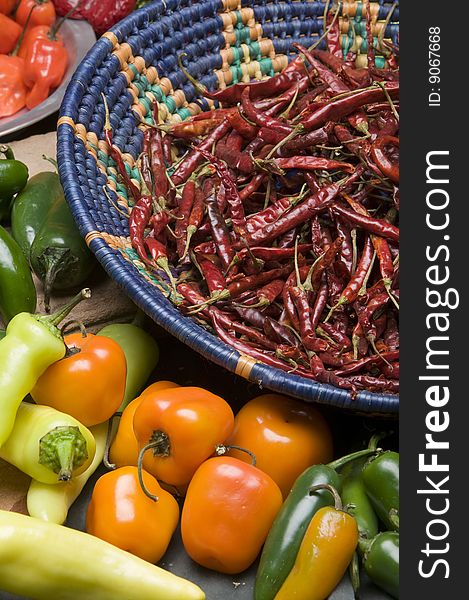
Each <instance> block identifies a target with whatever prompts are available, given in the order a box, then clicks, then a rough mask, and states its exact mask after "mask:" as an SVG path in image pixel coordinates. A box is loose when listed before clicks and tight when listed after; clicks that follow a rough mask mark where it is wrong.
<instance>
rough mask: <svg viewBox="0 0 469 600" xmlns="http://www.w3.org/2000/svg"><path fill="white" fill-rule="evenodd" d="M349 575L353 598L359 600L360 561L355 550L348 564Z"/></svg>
mask: <svg viewBox="0 0 469 600" xmlns="http://www.w3.org/2000/svg"><path fill="white" fill-rule="evenodd" d="M349 575H350V582H351V583H352V589H353V595H354V598H355V600H360V562H359V559H358V553H357V552H356V551H355V552H354V553H353V558H352V562H351V563H350V565H349Z"/></svg>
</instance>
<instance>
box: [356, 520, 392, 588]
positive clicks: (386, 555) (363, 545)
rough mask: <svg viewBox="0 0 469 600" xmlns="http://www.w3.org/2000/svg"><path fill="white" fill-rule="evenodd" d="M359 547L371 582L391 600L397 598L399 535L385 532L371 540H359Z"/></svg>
mask: <svg viewBox="0 0 469 600" xmlns="http://www.w3.org/2000/svg"><path fill="white" fill-rule="evenodd" d="M359 545H360V549H361V551H362V552H363V566H364V568H365V571H366V573H367V575H368V577H369V578H370V579H371V581H372V582H373V583H374V584H376V585H377V586H378V587H380V588H381V589H383V590H384V591H385V592H387V593H388V594H390V595H391V596H392V597H393V598H399V534H398V533H397V532H395V531H385V532H383V533H379V534H378V535H377V536H376V537H375V538H373V539H372V540H360V541H359Z"/></svg>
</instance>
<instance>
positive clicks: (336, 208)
mask: <svg viewBox="0 0 469 600" xmlns="http://www.w3.org/2000/svg"><path fill="white" fill-rule="evenodd" d="M332 212H333V213H334V214H335V215H338V216H340V217H343V218H344V219H345V220H346V221H348V222H349V223H352V225H357V226H359V227H362V228H363V229H364V230H365V231H368V232H370V233H374V234H376V235H379V236H382V237H384V238H387V239H390V240H393V241H394V242H398V241H399V228H398V227H395V226H394V225H391V223H388V222H387V221H384V220H383V219H375V218H373V217H367V216H365V215H361V214H359V213H357V212H355V211H353V210H349V209H348V208H345V207H344V206H342V205H340V204H334V205H333V206H332Z"/></svg>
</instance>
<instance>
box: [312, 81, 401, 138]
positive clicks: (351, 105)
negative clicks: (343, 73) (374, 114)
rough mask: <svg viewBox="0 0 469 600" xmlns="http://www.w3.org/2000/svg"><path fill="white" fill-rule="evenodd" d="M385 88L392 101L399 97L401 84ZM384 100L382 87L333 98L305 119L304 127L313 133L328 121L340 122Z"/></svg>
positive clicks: (393, 84) (388, 85)
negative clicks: (371, 104) (367, 105)
mask: <svg viewBox="0 0 469 600" xmlns="http://www.w3.org/2000/svg"><path fill="white" fill-rule="evenodd" d="M384 88H385V89H386V91H387V93H388V94H389V96H390V98H391V99H392V100H395V99H396V98H398V97H399V82H389V83H387V84H384ZM384 98H385V93H384V90H383V89H382V88H381V87H371V88H365V89H361V90H357V91H355V92H351V93H350V94H349V95H348V96H346V97H341V98H339V99H338V100H334V98H332V100H331V101H330V102H328V103H327V104H325V105H324V106H322V107H321V108H319V109H318V110H316V111H315V112H313V113H312V114H311V115H310V116H309V117H306V118H305V119H303V120H302V125H303V127H304V128H305V130H306V131H311V130H312V129H317V128H318V127H321V126H322V125H324V123H326V122H327V121H338V120H340V119H341V118H342V117H346V116H347V115H349V114H351V113H353V112H354V111H355V110H357V108H361V107H362V106H364V105H365V104H370V103H371V102H377V101H379V100H382V99H384Z"/></svg>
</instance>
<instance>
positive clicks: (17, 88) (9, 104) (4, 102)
mask: <svg viewBox="0 0 469 600" xmlns="http://www.w3.org/2000/svg"><path fill="white" fill-rule="evenodd" d="M23 72H24V60H23V59H22V58H20V57H19V56H7V55H6V54H0V117H9V116H11V115H14V114H15V113H17V112H18V111H19V110H21V109H22V108H24V107H25V105H26V93H27V88H26V86H25V84H24V81H23Z"/></svg>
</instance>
